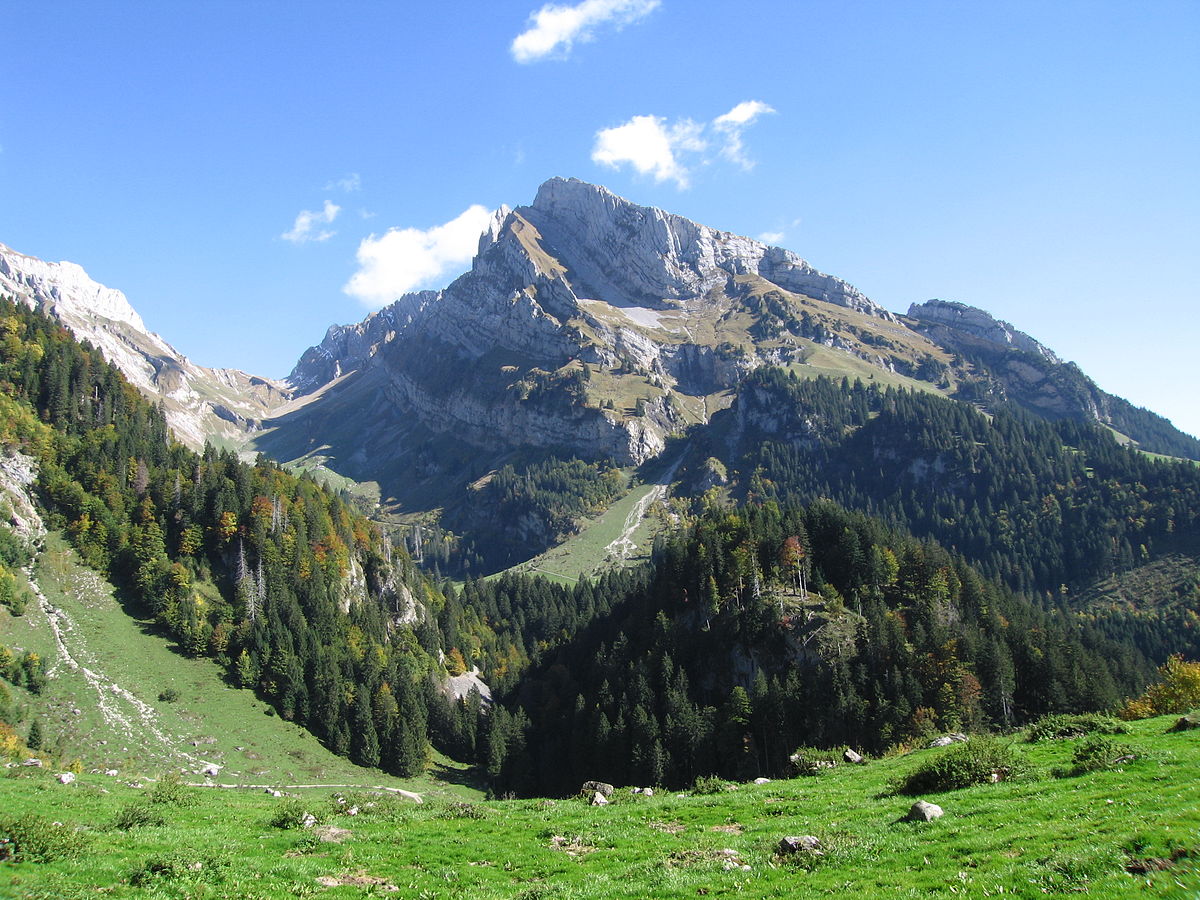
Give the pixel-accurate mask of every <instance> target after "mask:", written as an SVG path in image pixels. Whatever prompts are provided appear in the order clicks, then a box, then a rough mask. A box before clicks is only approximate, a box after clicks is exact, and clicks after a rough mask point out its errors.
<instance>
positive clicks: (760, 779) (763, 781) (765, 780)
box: [754, 775, 771, 784]
mask: <svg viewBox="0 0 1200 900" xmlns="http://www.w3.org/2000/svg"><path fill="white" fill-rule="evenodd" d="M754 783H755V784H770V783H771V779H770V778H763V777H762V776H761V775H760V776H759V777H758V778H755V779H754Z"/></svg>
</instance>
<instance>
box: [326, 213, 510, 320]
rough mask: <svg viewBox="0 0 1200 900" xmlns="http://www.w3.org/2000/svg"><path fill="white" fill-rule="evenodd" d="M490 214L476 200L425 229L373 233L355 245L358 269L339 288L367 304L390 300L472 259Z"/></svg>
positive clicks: (391, 229) (388, 301)
mask: <svg viewBox="0 0 1200 900" xmlns="http://www.w3.org/2000/svg"><path fill="white" fill-rule="evenodd" d="M491 218H492V213H491V211H490V210H488V209H485V208H484V207H482V206H480V205H479V204H475V205H474V206H471V207H469V208H468V209H466V210H465V211H464V212H462V213H461V214H460V215H459V216H457V217H456V218H454V219H451V220H450V221H449V222H446V223H445V224H444V225H435V226H434V227H432V228H429V229H427V230H425V231H422V230H421V229H419V228H389V229H388V231H387V232H386V233H384V234H382V235H380V236H378V237H376V236H375V235H373V234H372V235H371V236H370V237H367V238H364V239H363V241H362V243H361V244H359V245H358V271H357V272H355V273H354V275H353V276H352V277H351V278H350V280H349V281H348V282H346V286H345V287H343V288H342V290H343V291H344V292H345V293H347V294H349V295H350V296H351V297H357V298H358V299H359V300H361V301H362V302H363V303H364V304H366V305H367V306H371V307H379V306H384V305H386V304H388V303H391V302H392V301H393V300H395V299H397V298H398V297H399V296H400V295H401V294H404V293H407V292H408V291H412V290H415V289H416V288H419V287H422V286H425V285H428V284H429V283H430V282H432V281H433V280H434V279H437V278H440V277H443V276H445V275H446V274H448V273H451V272H452V271H453V270H454V269H455V268H457V267H459V266H462V265H464V264H465V263H467V262H470V260H471V257H472V256H474V255H475V250H476V249H477V248H478V246H479V236H480V235H481V234H482V233H483V232H484V230H486V229H487V227H488V224H489V222H490V221H491Z"/></svg>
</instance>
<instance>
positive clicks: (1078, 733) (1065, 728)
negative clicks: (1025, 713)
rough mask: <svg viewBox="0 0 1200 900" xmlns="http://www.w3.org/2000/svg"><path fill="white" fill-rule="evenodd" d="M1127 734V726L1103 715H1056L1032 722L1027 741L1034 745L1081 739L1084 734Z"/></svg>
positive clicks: (1118, 720)
mask: <svg viewBox="0 0 1200 900" xmlns="http://www.w3.org/2000/svg"><path fill="white" fill-rule="evenodd" d="M1128 733H1129V726H1128V725H1126V724H1125V723H1124V722H1122V721H1121V720H1120V719H1114V718H1113V717H1112V716H1108V715H1104V714H1103V713H1082V714H1080V715H1074V716H1070V715H1063V714H1056V715H1051V716H1043V717H1042V718H1040V719H1038V720H1037V721H1036V722H1034V723H1033V725H1031V726H1030V728H1029V734H1028V740H1029V742H1030V743H1036V742H1037V741H1061V740H1065V739H1066V738H1077V737H1083V736H1084V735H1085V734H1128Z"/></svg>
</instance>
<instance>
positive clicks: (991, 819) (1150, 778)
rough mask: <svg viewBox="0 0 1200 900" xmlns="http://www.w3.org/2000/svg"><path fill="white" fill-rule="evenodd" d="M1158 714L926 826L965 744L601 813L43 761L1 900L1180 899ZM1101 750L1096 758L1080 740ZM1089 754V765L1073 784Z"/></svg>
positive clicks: (1173, 786) (617, 799)
mask: <svg viewBox="0 0 1200 900" xmlns="http://www.w3.org/2000/svg"><path fill="white" fill-rule="evenodd" d="M1172 722H1173V719H1172V718H1157V719H1149V720H1145V721H1142V722H1139V723H1136V724H1135V725H1134V726H1133V728H1132V731H1131V733H1129V734H1125V735H1116V736H1114V737H1112V738H1107V739H1105V740H1107V741H1109V742H1110V743H1108V744H1100V745H1097V744H1096V743H1095V741H1096V739H1095V738H1094V737H1081V738H1075V739H1071V740H1058V741H1054V740H1050V741H1042V742H1039V743H1028V742H1026V741H1025V740H1024V739H1023V738H1022V737H1020V736H1014V737H1012V738H1009V739H1007V742H1008V751H1009V752H1010V753H1011V754H1012V756H1013V757H1014V762H1015V766H1014V768H1013V769H1012V770H1011V772H1006V775H1007V777H1006V778H1005V779H1004V780H1002V781H1000V782H999V783H996V784H979V785H976V786H974V787H967V788H963V789H958V790H949V791H941V792H930V793H928V794H924V795H922V797H923V798H924V799H926V800H928V801H931V802H933V803H936V804H937V805H939V806H940V807H942V809H943V810H944V813H945V814H944V816H943V817H941V818H938V819H936V820H934V821H932V822H928V823H915V822H908V821H903V820H904V818H905V816H906V815H907V813H908V812H909V809H910V806H911V805H912V804H913V802H914V800H915V799H917V798H916V797H915V796H913V795H907V794H899V793H896V792H895V790H894V785H895V783H896V782H898V781H900V780H903V779H904V778H905V777H907V776H908V775H910V774H911V773H912V772H914V771H915V770H916V769H918V768H919V767H922V766H924V765H926V764H928V763H929V761H931V760H934V759H937V758H939V757H940V758H946V757H949V756H952V755H953V754H961V753H962V752H963V751H962V750H961V749H960V747H952V748H949V749H945V750H917V751H914V752H911V753H907V754H902V755H896V756H891V757H888V758H886V759H881V760H871V761H868V762H867V764H866V765H862V766H853V765H848V764H843V765H839V766H837V767H836V768H833V769H825V770H820V771H821V772H822V774H820V775H818V776H815V777H802V778H796V779H793V780H782V781H773V782H769V783H766V784H761V785H755V784H737V785H734V784H723V783H717V782H714V783H707V784H704V785H700V786H699V787H700V788H701V790H696V789H692V790H688V791H682V792H661V791H660V792H656V793H655V794H654V795H653V796H652V797H646V796H644V795H642V794H633V793H631V792H630V791H629V790H628V789H625V790H619V791H617V792H616V793H615V794H614V797H613V802H612V803H611V804H610V805H608V806H591V805H589V804H588V802H587V801H586V799H584V798H579V799H564V800H507V801H504V800H501V801H489V802H475V803H466V802H458V801H438V800H433V801H429V802H426V803H424V804H421V805H416V804H413V803H411V802H409V801H407V800H404V799H402V798H397V797H394V796H390V797H389V796H385V795H382V794H371V793H368V792H362V791H359V792H348V791H343V792H340V793H339V794H336V795H335V792H332V791H328V790H310V791H293V792H289V793H290V794H294V795H295V796H294V797H293V796H284V797H278V798H277V797H272V796H267V795H266V794H264V793H262V792H261V791H237V790H218V789H203V788H186V787H180V786H178V785H173V784H171V783H169V782H168V783H163V782H160V783H158V784H152V785H147V786H146V787H144V788H133V787H129V786H128V785H125V784H123V783H121V782H119V781H115V780H113V779H106V778H104V777H103V776H98V775H92V774H84V775H82V776H80V777H79V778H78V779H77V780H76V781H75V782H74V783H73V784H69V785H63V784H60V783H58V781H57V780H56V779H55V777H54V774H53V773H50V772H46V771H43V770H38V769H29V768H18V769H14V770H10V771H9V777H8V778H7V779H6V780H5V781H4V785H3V790H4V797H5V804H4V809H3V812H2V813H0V822H2V824H0V834H6V835H8V837H9V840H10V841H13V843H9V844H4V845H0V848H6V849H0V855H11V854H15V855H16V857H17V860H18V861H12V860H10V861H7V862H4V863H0V893H2V894H3V895H4V896H6V897H12V898H14V900H18V898H20V900H25V898H29V900H32V898H38V900H41V898H46V900H48V898H55V900H70V898H83V897H88V898H91V897H94V896H96V895H97V894H98V893H101V892H102V895H103V896H107V897H114V898H119V897H143V896H154V897H163V898H185V897H188V898H192V897H238V898H241V900H255V898H263V900H265V898H291V897H307V896H329V897H357V896H391V895H395V896H401V897H428V898H433V897H455V898H462V900H499V898H526V900H532V898H564V900H565V898H585V897H586V898H596V897H614V898H615V897H625V898H638V900H641V898H646V897H656V898H692V897H697V896H718V897H720V896H728V897H733V896H736V897H743V898H754V897H820V896H839V897H842V896H853V895H859V896H869V897H884V898H891V897H896V898H901V897H929V896H951V895H964V896H971V897H987V896H1005V897H1008V896H1012V897H1025V898H1033V897H1044V896H1047V895H1049V896H1065V895H1072V896H1074V895H1083V896H1087V897H1093V898H1120V897H1129V896H1148V897H1194V896H1196V894H1197V892H1198V891H1200V795H1197V793H1196V790H1195V784H1194V773H1195V772H1196V771H1197V767H1198V766H1200V737H1198V736H1200V731H1196V730H1193V731H1188V732H1178V733H1167V732H1168V728H1169V727H1170V726H1171V724H1172ZM1097 746H1098V747H1099V748H1100V753H1099V754H1098V755H1097V753H1095V752H1088V751H1087V750H1081V748H1084V747H1097ZM1112 753H1119V754H1120V756H1119V757H1112V756H1111V754H1112ZM1084 757H1086V758H1088V759H1099V760H1100V762H1101V764H1102V765H1103V766H1104V767H1103V768H1102V769H1100V770H1098V771H1092V772H1087V773H1083V774H1073V773H1072V770H1073V768H1074V767H1075V765H1076V763H1075V760H1076V759H1079V758H1084ZM1126 757H1128V758H1126ZM1114 758H1116V759H1121V761H1120V762H1119V763H1116V764H1115V765H1114V764H1112V759H1114ZM702 791H703V792H702ZM708 791H712V793H708ZM352 811H353V813H354V814H352ZM306 814H308V815H310V816H311V817H312V819H311V825H310V827H307V828H306V827H303V826H302V824H301V822H302V820H303V819H304V817H305V815H306ZM51 820H54V821H57V822H61V823H62V824H61V825H54V824H51ZM806 835H811V836H813V837H815V838H816V839H817V840H818V841H819V844H818V845H817V851H818V852H815V853H809V852H804V851H801V852H798V853H795V854H791V855H782V854H780V853H779V852H778V847H779V842H780V839H781V838H783V837H785V836H796V837H800V836H806ZM21 860H25V861H21Z"/></svg>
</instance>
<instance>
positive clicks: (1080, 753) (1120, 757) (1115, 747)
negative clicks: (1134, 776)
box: [1055, 737, 1137, 775]
mask: <svg viewBox="0 0 1200 900" xmlns="http://www.w3.org/2000/svg"><path fill="white" fill-rule="evenodd" d="M1136 756H1137V753H1136V752H1135V751H1134V749H1133V748H1132V747H1130V746H1129V745H1128V744H1122V743H1118V742H1117V741H1114V740H1112V738H1106V737H1091V738H1088V739H1087V740H1086V741H1083V742H1082V743H1081V744H1080V745H1079V746H1078V747H1076V748H1075V752H1074V753H1073V754H1072V756H1071V762H1072V763H1073V765H1072V766H1071V768H1070V769H1068V770H1066V771H1064V772H1057V773H1055V774H1058V775H1084V774H1087V773H1088V772H1101V771H1104V770H1106V769H1115V768H1117V767H1118V766H1120V765H1122V764H1124V763H1127V762H1131V761H1132V758H1136Z"/></svg>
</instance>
